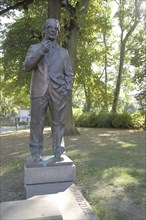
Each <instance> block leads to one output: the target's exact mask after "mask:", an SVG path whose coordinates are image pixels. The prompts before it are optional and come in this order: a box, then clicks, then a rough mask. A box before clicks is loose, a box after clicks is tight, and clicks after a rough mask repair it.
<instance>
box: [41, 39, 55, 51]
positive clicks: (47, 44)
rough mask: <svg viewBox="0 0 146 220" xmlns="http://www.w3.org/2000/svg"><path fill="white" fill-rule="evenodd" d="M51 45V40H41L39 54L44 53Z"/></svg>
mask: <svg viewBox="0 0 146 220" xmlns="http://www.w3.org/2000/svg"><path fill="white" fill-rule="evenodd" d="M51 47H52V42H51V41H48V40H44V41H42V46H41V51H40V52H41V54H44V55H45V54H46V53H47V52H48V51H49V50H50V48H51Z"/></svg>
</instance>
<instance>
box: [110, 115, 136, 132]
mask: <svg viewBox="0 0 146 220" xmlns="http://www.w3.org/2000/svg"><path fill="white" fill-rule="evenodd" d="M112 125H113V127H114V128H132V127H133V123H132V117H131V115H130V114H129V113H127V112H124V113H116V114H115V115H114V119H113V121H112Z"/></svg>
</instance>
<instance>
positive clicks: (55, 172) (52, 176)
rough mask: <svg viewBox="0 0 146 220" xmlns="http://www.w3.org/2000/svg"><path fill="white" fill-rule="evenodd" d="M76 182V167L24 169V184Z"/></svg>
mask: <svg viewBox="0 0 146 220" xmlns="http://www.w3.org/2000/svg"><path fill="white" fill-rule="evenodd" d="M75 180H76V166H75V165H74V164H73V165H66V166H61V165H60V166H58V165H57V166H48V167H34V168H27V167H24V184H25V185H28V184H41V183H43V184H44V183H52V182H65V181H72V182H75Z"/></svg>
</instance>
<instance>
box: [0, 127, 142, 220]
mask: <svg viewBox="0 0 146 220" xmlns="http://www.w3.org/2000/svg"><path fill="white" fill-rule="evenodd" d="M79 132H80V134H81V135H77V136H70V137H68V136H67V137H66V138H65V139H66V154H67V155H68V156H69V157H70V158H71V159H72V160H73V161H74V164H75V165H76V168H77V182H76V184H77V186H78V187H79V189H80V190H81V191H82V193H83V194H84V196H85V197H86V198H87V200H88V201H89V203H90V204H91V205H92V207H93V209H94V210H95V211H96V213H97V215H98V216H99V217H100V218H101V219H104V220H144V219H145V216H144V201H145V199H144V198H145V196H144V187H145V159H144V157H145V150H144V146H145V134H144V131H136V130H135V131H134V130H133V131H132V130H116V129H91V128H89V129H88V128H79ZM50 136H51V133H50V130H47V131H45V132H44V155H48V154H51V152H52V150H51V138H50ZM28 140H29V132H28V131H21V132H14V133H11V134H7V135H2V137H1V164H2V165H1V167H2V172H1V176H2V181H1V189H2V190H1V192H2V193H1V196H2V198H1V201H9V200H18V199H25V189H24V183H23V166H24V161H25V159H26V157H27V156H29V155H30V153H29V149H28Z"/></svg>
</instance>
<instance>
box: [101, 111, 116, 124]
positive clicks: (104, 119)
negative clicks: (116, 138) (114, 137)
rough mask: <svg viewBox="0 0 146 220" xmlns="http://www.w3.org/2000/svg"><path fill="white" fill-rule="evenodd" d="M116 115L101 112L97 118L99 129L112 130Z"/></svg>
mask: <svg viewBox="0 0 146 220" xmlns="http://www.w3.org/2000/svg"><path fill="white" fill-rule="evenodd" d="M113 117H114V114H113V113H109V112H101V113H99V115H98V117H97V127H98V128H110V127H112V120H113Z"/></svg>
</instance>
